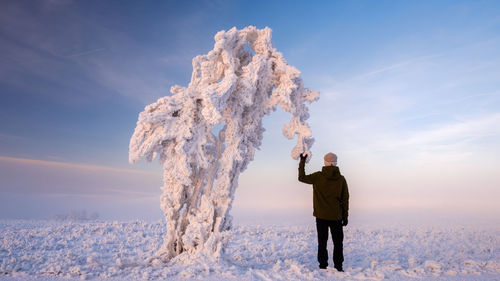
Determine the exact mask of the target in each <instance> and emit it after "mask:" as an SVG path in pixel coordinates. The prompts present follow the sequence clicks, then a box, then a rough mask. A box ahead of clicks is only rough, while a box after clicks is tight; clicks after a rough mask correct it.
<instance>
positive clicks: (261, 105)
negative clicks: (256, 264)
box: [129, 26, 319, 260]
mask: <svg viewBox="0 0 500 281" xmlns="http://www.w3.org/2000/svg"><path fill="white" fill-rule="evenodd" d="M170 91H171V93H172V95H170V96H166V97H163V98H160V99H158V101H156V102H155V103H153V104H150V105H148V106H146V108H145V109H144V111H143V112H141V113H140V114H139V119H138V121H137V127H136V128H135V131H134V134H133V136H132V138H131V140H130V151H129V157H130V162H131V163H135V162H137V161H139V160H140V159H141V158H145V159H146V160H148V161H152V160H153V159H154V158H155V157H157V156H158V158H159V161H160V163H161V164H162V165H163V182H164V184H163V187H162V192H163V193H162V195H161V208H162V210H163V212H164V213H165V217H166V222H167V231H166V235H165V237H164V243H163V246H162V248H161V249H160V250H159V253H158V254H159V255H160V257H161V259H163V260H169V259H171V258H172V257H175V256H177V255H179V254H181V253H183V252H187V253H198V254H200V253H201V254H204V255H206V254H208V255H211V256H215V257H219V256H220V251H221V249H222V248H223V247H224V245H225V243H226V242H227V238H228V230H229V229H230V227H231V216H230V215H229V210H230V209H231V204H232V202H233V198H234V193H235V188H236V186H237V185H238V177H239V175H240V173H241V172H243V171H244V170H245V169H246V168H247V166H248V164H249V162H250V161H252V160H253V157H254V153H255V149H258V148H259V146H260V144H261V141H262V134H263V132H264V128H263V127H262V118H263V116H264V115H267V114H269V113H271V112H272V111H274V110H276V107H277V106H278V105H280V107H281V108H282V109H283V110H284V111H285V112H288V113H290V114H291V115H292V118H291V120H290V122H289V123H288V124H285V125H284V127H283V135H284V136H285V137H287V138H288V139H292V138H294V136H297V144H296V145H295V147H294V148H293V149H292V153H291V154H292V158H294V159H297V158H298V156H299V154H300V153H303V152H304V153H306V154H308V155H309V157H310V155H311V154H310V147H311V145H312V144H313V142H314V139H313V138H312V137H311V131H310V129H309V126H308V124H307V123H306V120H307V119H308V117H309V114H308V109H307V106H306V103H311V102H313V101H315V100H317V99H318V98H319V94H318V92H315V91H311V90H309V89H307V88H304V86H303V82H302V79H301V78H300V72H299V71H298V70H297V69H296V68H295V67H293V66H290V65H288V64H287V62H286V61H285V59H284V58H283V56H282V54H281V53H280V52H278V51H276V49H275V48H273V45H272V42H271V29H270V28H264V29H256V28H255V27H254V26H249V27H246V28H244V29H241V30H237V29H236V28H232V29H231V30H229V31H220V32H218V33H217V34H216V35H215V45H214V48H213V50H211V51H210V52H209V53H208V54H206V55H201V56H197V57H195V58H194V59H193V73H192V76H191V82H190V83H189V86H188V87H187V88H185V87H180V86H173V87H172V88H171V90H170Z"/></svg>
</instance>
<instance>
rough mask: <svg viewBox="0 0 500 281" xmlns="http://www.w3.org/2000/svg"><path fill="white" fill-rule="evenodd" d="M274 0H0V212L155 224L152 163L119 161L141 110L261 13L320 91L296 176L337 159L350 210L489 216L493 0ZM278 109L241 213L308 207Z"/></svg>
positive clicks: (499, 84)
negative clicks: (223, 33)
mask: <svg viewBox="0 0 500 281" xmlns="http://www.w3.org/2000/svg"><path fill="white" fill-rule="evenodd" d="M269 2H271V3H268V1H245V2H244V1H222V0H221V1H156V2H155V1H149V2H145V1H37V2H32V1H9V2H6V1H3V2H2V3H1V4H0V6H1V9H0V61H1V63H0V98H1V102H0V118H1V120H2V121H1V122H0V166H1V170H0V175H1V178H2V181H1V182H0V194H1V196H0V217H1V218H46V217H49V216H51V215H53V214H56V213H68V212H69V211H70V210H72V209H85V210H88V211H89V212H93V211H96V212H99V213H100V214H101V217H103V218H108V219H135V218H137V219H159V218H161V212H160V210H159V193H160V190H159V186H160V185H161V174H160V171H161V168H160V167H159V165H158V163H156V162H154V163H139V164H138V165H130V164H129V163H128V161H127V160H128V142H129V139H130V136H131V134H132V132H133V129H134V127H135V122H136V120H137V115H138V113H139V112H140V111H142V109H143V108H144V106H145V105H147V104H149V103H152V102H154V101H155V100H156V99H158V98H159V97H162V96H164V95H167V94H168V91H169V89H170V87H171V86H173V85H175V84H178V85H183V86H187V84H188V83H189V79H190V76H191V71H192V67H191V59H192V58H193V57H194V56H196V55H199V54H205V53H207V52H208V51H209V50H211V49H212V46H213V43H214V41H213V36H214V35H215V33H217V32H218V31H220V30H228V29H230V28H232V27H233V26H236V27H237V28H243V27H245V26H248V25H255V26H257V27H258V28H263V27H265V26H269V27H270V28H272V30H273V43H274V45H275V47H276V48H277V49H278V50H279V51H280V52H282V53H283V55H284V57H285V58H286V59H287V61H288V62H289V63H290V64H291V65H294V66H295V67H297V68H298V69H299V70H300V71H301V72H302V78H303V80H304V83H305V85H306V86H307V87H309V88H311V89H313V90H318V91H320V93H321V97H320V100H319V101H318V102H316V103H315V104H313V105H311V106H310V112H311V118H310V120H309V123H310V126H311V129H312V131H313V136H314V137H315V139H316V143H315V145H314V146H313V150H312V152H313V153H314V157H313V159H312V161H311V162H310V164H309V165H308V166H307V171H308V172H313V171H315V170H317V169H320V168H321V165H322V157H321V156H322V155H323V154H325V153H327V152H329V151H333V152H335V153H337V154H338V155H339V166H340V168H341V171H342V173H343V174H344V175H345V176H346V178H347V180H348V183H349V186H350V190H351V206H352V207H351V209H352V211H351V213H352V215H353V216H354V217H356V216H358V217H360V218H361V217H363V216H366V215H370V214H381V213H395V212H397V213H413V214H419V213H424V212H426V213H430V214H433V215H436V214H443V215H444V214H454V215H455V216H458V217H465V216H478V217H484V216H485V214H487V215H488V216H493V217H494V218H495V219H499V217H500V207H499V206H498V204H497V202H498V201H499V200H500V174H499V173H498V172H497V171H496V169H497V167H499V166H500V160H499V159H500V157H499V156H500V79H499V77H500V4H498V2H497V1H315V2H311V1H269ZM288 118H289V116H287V115H286V114H284V113H282V112H279V111H278V112H276V113H274V114H273V115H271V116H268V117H266V118H265V128H266V133H265V135H264V141H263V145H262V147H261V150H260V151H259V152H257V154H256V157H255V160H254V162H252V164H251V165H250V166H249V169H248V170H247V171H246V172H245V173H244V174H242V175H241V177H240V185H239V187H238V190H237V194H236V199H235V202H234V210H233V211H234V212H233V214H234V216H235V218H236V221H248V220H256V221H258V220H261V219H262V218H269V217H272V219H273V220H276V221H283V220H290V221H299V220H304V221H305V220H307V219H309V218H310V217H311V208H312V207H311V205H312V203H311V197H312V195H311V190H310V188H309V187H308V186H305V185H303V184H301V183H298V182H297V181H296V166H297V163H296V162H295V161H294V160H292V159H291V158H290V150H291V148H292V147H293V141H287V140H286V139H285V138H284V137H283V136H282V135H281V127H282V125H283V124H285V123H286V122H287V119H288ZM285 144H286V145H285ZM277 198H279V200H277ZM269 214H273V215H272V216H270V215H269Z"/></svg>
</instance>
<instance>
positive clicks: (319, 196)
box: [299, 160, 349, 220]
mask: <svg viewBox="0 0 500 281" xmlns="http://www.w3.org/2000/svg"><path fill="white" fill-rule="evenodd" d="M305 162H306V161H305V160H301V161H300V163H299V181H301V182H303V183H308V184H312V185H313V207H314V213H313V215H314V216H315V217H317V218H319V219H324V220H342V219H344V220H346V219H347V217H348V214H349V190H348V188H347V182H346V180H345V178H344V176H342V175H341V174H340V170H339V167H337V166H323V169H322V170H321V172H316V173H313V174H310V175H306V172H305V171H304V166H305Z"/></svg>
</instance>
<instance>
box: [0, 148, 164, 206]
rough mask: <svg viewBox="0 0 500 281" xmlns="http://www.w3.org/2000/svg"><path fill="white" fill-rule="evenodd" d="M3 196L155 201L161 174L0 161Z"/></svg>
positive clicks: (76, 165) (21, 160)
mask: <svg viewBox="0 0 500 281" xmlns="http://www.w3.org/2000/svg"><path fill="white" fill-rule="evenodd" d="M0 167H1V171H0V176H1V178H2V183H1V185H0V192H8V193H21V194H44V195H45V196H49V195H50V196H53V197H60V196H69V197H116V196H118V197H124V198H137V197H152V196H155V195H158V194H159V186H161V174H160V173H154V172H150V171H143V170H133V169H120V168H115V167H108V166H99V165H89V164H80V163H66V162H58V161H45V160H36V159H26V158H14V157H4V156H1V157H0Z"/></svg>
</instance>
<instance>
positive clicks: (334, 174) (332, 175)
mask: <svg viewBox="0 0 500 281" xmlns="http://www.w3.org/2000/svg"><path fill="white" fill-rule="evenodd" d="M321 174H322V175H323V176H324V177H326V178H327V179H331V180H336V179H339V178H340V170H339V167H337V166H323V169H322V170H321Z"/></svg>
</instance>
